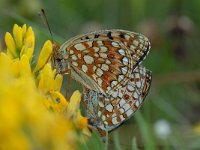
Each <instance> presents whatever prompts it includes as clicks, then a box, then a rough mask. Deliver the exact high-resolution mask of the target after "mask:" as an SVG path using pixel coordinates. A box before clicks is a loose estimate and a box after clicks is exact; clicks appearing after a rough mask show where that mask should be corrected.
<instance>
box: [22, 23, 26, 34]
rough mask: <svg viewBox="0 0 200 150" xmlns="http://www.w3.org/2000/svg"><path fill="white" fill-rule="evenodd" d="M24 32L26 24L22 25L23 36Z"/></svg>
mask: <svg viewBox="0 0 200 150" xmlns="http://www.w3.org/2000/svg"><path fill="white" fill-rule="evenodd" d="M25 34H26V24H24V25H23V26H22V35H23V37H24V36H25Z"/></svg>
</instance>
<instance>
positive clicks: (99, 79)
mask: <svg viewBox="0 0 200 150" xmlns="http://www.w3.org/2000/svg"><path fill="white" fill-rule="evenodd" d="M97 82H98V84H99V85H100V86H101V85H102V82H103V81H102V79H101V78H98V79H97Z"/></svg>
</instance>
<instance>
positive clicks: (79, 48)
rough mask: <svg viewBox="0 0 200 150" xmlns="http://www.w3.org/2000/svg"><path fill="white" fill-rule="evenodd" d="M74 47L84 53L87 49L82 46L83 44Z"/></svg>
mask: <svg viewBox="0 0 200 150" xmlns="http://www.w3.org/2000/svg"><path fill="white" fill-rule="evenodd" d="M74 47H75V48H76V49H77V50H79V51H82V50H85V49H86V48H85V46H84V45H83V44H81V43H78V44H76V45H74Z"/></svg>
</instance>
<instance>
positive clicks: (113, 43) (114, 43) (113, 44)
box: [111, 42, 119, 47]
mask: <svg viewBox="0 0 200 150" xmlns="http://www.w3.org/2000/svg"><path fill="white" fill-rule="evenodd" d="M111 44H112V46H113V47H119V44H117V43H116V42H112V43H111Z"/></svg>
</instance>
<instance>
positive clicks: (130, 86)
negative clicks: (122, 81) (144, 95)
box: [127, 84, 134, 92]
mask: <svg viewBox="0 0 200 150" xmlns="http://www.w3.org/2000/svg"><path fill="white" fill-rule="evenodd" d="M127 89H128V90H129V91H131V92H132V91H134V87H133V86H132V85H130V84H128V86H127Z"/></svg>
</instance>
